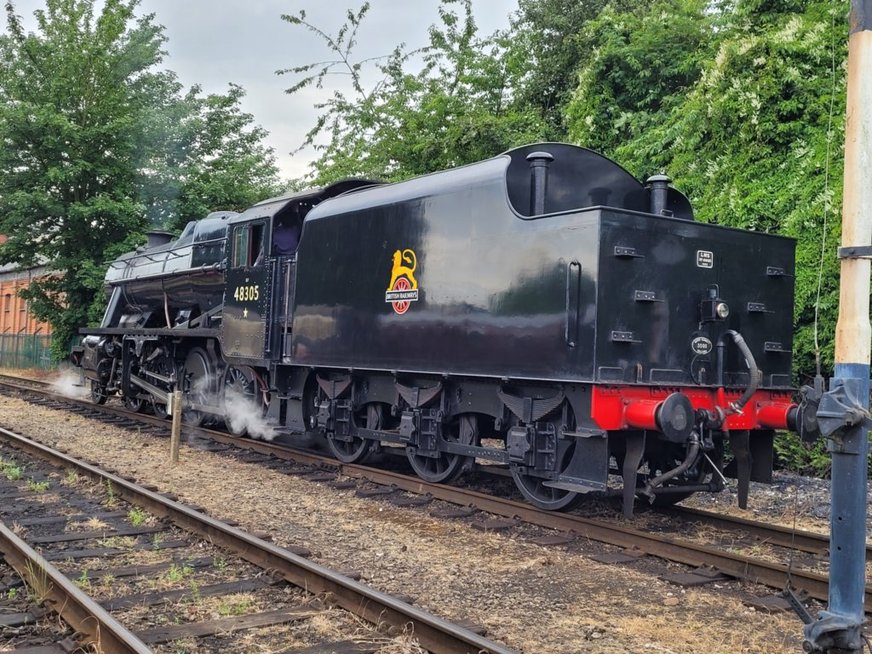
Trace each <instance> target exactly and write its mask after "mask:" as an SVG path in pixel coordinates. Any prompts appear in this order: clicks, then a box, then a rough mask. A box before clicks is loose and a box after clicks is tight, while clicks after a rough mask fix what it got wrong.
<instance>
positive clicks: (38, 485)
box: [27, 477, 51, 493]
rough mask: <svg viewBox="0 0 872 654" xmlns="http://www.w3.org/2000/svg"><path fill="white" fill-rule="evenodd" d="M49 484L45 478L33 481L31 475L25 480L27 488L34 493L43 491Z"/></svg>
mask: <svg viewBox="0 0 872 654" xmlns="http://www.w3.org/2000/svg"><path fill="white" fill-rule="evenodd" d="M50 485H51V484H50V483H49V481H48V480H47V479H46V480H44V481H34V479H33V477H31V478H30V479H28V480H27V488H28V490H32V491H33V492H34V493H44V492H46V491H47V490H48V487H49V486H50Z"/></svg>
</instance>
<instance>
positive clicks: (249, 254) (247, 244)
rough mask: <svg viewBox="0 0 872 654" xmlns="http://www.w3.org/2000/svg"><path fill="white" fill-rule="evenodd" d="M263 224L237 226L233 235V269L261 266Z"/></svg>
mask: <svg viewBox="0 0 872 654" xmlns="http://www.w3.org/2000/svg"><path fill="white" fill-rule="evenodd" d="M263 231H264V224H263V223H255V224H249V225H238V226H237V227H236V229H235V230H234V233H233V267H234V268H251V267H252V266H259V265H261V264H263Z"/></svg>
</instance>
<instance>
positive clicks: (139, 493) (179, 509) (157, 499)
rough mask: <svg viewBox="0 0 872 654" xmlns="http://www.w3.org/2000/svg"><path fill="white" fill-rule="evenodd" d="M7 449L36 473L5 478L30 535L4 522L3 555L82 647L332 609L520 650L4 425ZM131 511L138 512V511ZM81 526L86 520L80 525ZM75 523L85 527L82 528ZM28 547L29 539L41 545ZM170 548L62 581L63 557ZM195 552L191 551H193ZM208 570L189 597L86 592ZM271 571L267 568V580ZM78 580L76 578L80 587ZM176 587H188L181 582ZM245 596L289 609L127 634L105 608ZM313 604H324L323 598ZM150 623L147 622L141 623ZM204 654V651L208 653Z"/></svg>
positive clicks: (424, 638) (451, 640)
mask: <svg viewBox="0 0 872 654" xmlns="http://www.w3.org/2000/svg"><path fill="white" fill-rule="evenodd" d="M0 442H2V443H3V444H4V445H5V446H6V447H4V452H6V453H7V454H6V456H7V457H8V456H9V455H8V452H9V451H10V450H9V448H10V447H11V448H14V449H15V450H16V454H15V455H14V457H15V458H14V459H6V460H5V461H4V467H5V469H7V470H8V469H9V467H10V466H14V467H16V468H18V469H24V467H25V465H26V466H27V469H28V474H29V475H30V478H29V479H28V480H27V481H26V482H25V481H24V479H20V478H19V479H14V480H10V479H9V477H10V476H11V477H16V475H6V479H4V480H3V483H0V504H2V507H3V508H2V509H0V515H2V516H3V517H4V519H5V520H6V521H9V522H14V524H15V527H16V530H18V531H22V530H23V531H27V532H28V534H27V537H26V538H21V537H19V536H18V535H16V533H14V531H13V529H11V528H10V527H9V526H8V525H2V526H0V550H2V553H3V555H4V558H5V561H6V563H7V564H9V565H11V566H12V567H14V568H15V570H16V571H17V572H18V574H19V575H21V576H22V578H24V580H25V583H26V584H27V587H28V588H30V589H36V591H37V593H36V594H37V595H39V596H40V597H42V598H44V599H45V601H46V602H47V604H48V605H49V607H50V608H51V609H52V610H54V611H57V612H58V613H59V614H60V615H61V617H62V618H63V619H64V620H65V621H66V622H67V623H68V624H69V625H70V626H71V627H72V628H73V629H74V630H75V631H76V632H78V633H80V634H83V635H84V640H85V641H86V642H87V643H90V644H93V645H94V646H95V647H96V648H97V650H98V651H101V652H107V653H110V654H112V653H115V652H137V653H138V652H150V651H151V649H149V648H150V646H153V645H155V644H161V643H168V642H176V641H180V640H184V639H191V638H204V637H216V635H219V634H226V633H228V632H234V631H238V630H241V629H246V628H253V627H264V626H272V625H284V624H287V623H291V622H296V621H302V620H307V619H310V618H313V617H314V616H316V615H324V614H325V609H327V608H332V607H339V608H341V609H343V610H344V611H347V612H349V613H351V614H353V615H355V616H357V617H359V618H362V619H364V620H366V621H367V622H369V623H371V624H373V625H390V626H391V628H392V630H393V632H394V633H401V632H403V631H404V630H405V631H410V632H411V633H413V634H414V637H415V639H416V640H417V642H418V643H419V644H420V645H421V646H422V647H424V648H426V649H427V650H429V651H431V652H434V653H436V654H438V653H442V652H444V653H446V654H447V653H457V654H460V653H466V652H492V653H493V654H509V653H510V652H511V650H509V649H507V648H505V647H503V646H501V645H499V644H498V643H495V642H493V641H490V640H488V639H487V638H485V637H483V636H481V635H480V634H478V633H476V632H474V631H473V630H471V629H469V628H468V627H466V626H463V625H458V624H452V623H450V622H448V621H445V620H442V619H441V618H438V617H436V616H434V615H432V614H430V613H427V612H426V611H423V610H420V609H418V608H416V607H415V606H412V605H410V604H408V603H407V602H405V601H403V599H401V598H396V597H392V596H390V595H387V594H385V593H382V592H380V591H377V590H374V589H372V588H370V587H368V586H366V585H364V584H362V583H360V582H358V581H356V580H355V579H354V578H352V577H350V576H348V575H344V574H341V573H339V572H336V571H333V570H329V569H327V568H325V567H323V566H320V565H318V564H316V563H313V562H312V561H309V560H308V559H307V558H305V556H304V554H305V552H300V551H297V552H294V551H290V550H289V549H285V548H280V547H278V546H276V545H274V544H272V543H269V542H267V541H265V540H263V539H261V538H258V537H257V536H254V535H252V534H249V533H246V532H244V531H242V530H240V529H237V528H236V527H234V526H232V525H230V524H228V523H225V522H222V521H220V520H217V519H215V518H213V517H211V516H209V515H207V514H205V513H203V512H202V511H201V510H198V509H197V508H195V507H190V506H186V505H184V504H182V503H180V502H178V501H177V500H175V499H174V498H172V497H166V496H163V495H161V494H159V493H157V492H156V491H155V490H151V489H149V488H145V487H143V486H140V485H138V484H136V483H133V482H132V481H130V480H129V479H125V478H123V477H121V476H119V475H117V474H114V473H112V472H109V471H105V470H101V469H100V468H98V467H97V466H96V465H93V464H91V463H87V462H84V461H80V460H78V459H75V458H73V457H71V456H68V455H66V454H64V453H62V452H59V451H57V450H54V449H53V448H51V447H48V446H47V445H44V444H41V443H37V442H36V441H33V440H31V439H29V438H26V437H24V436H21V435H19V434H15V433H13V432H10V431H8V430H5V429H0ZM19 453H20V454H19ZM22 457H27V458H36V459H40V460H41V461H44V462H47V463H49V464H50V465H51V466H53V467H55V468H56V469H58V470H61V471H64V474H66V475H67V476H68V477H69V476H70V475H73V476H74V477H75V478H77V479H78V478H80V477H81V478H85V479H89V480H91V481H93V482H96V483H97V484H99V487H100V488H101V489H107V492H109V494H110V496H111V497H110V499H111V500H112V501H113V502H127V503H130V504H131V505H134V506H136V507H139V508H138V509H137V510H144V511H145V512H147V514H148V515H150V516H153V517H154V518H155V520H156V523H155V524H154V525H152V526H143V525H139V526H133V527H131V526H130V525H126V524H124V519H123V518H122V516H124V515H125V513H124V509H125V508H126V507H123V506H122V507H118V506H115V505H113V507H112V508H113V510H112V511H107V508H106V507H105V506H103V505H100V504H95V503H93V501H88V500H86V499H82V498H81V497H78V495H79V494H78V493H76V492H74V491H72V490H71V489H69V488H61V487H60V485H58V487H57V488H51V489H50V484H51V482H49V481H47V480H44V479H42V478H40V476H39V474H37V476H36V477H34V476H33V472H32V471H33V470H36V469H38V468H37V467H36V466H34V465H32V464H30V463H24V462H23V461H22V460H21V458H22ZM43 476H45V475H43ZM50 494H54V495H59V496H60V497H61V499H65V502H64V506H63V507H60V506H59V510H58V511H56V512H52V511H50V510H49V507H51V506H53V505H54V504H53V503H52V502H48V501H46V497H47V496H48V495H50ZM71 495H76V499H75V500H74V501H73V500H71V499H70V496H71ZM71 507H72V510H73V511H74V512H75V513H78V514H80V515H79V516H78V517H74V516H71V515H70V510H71ZM119 508H120V515H119V510H118V509H119ZM126 515H128V516H129V515H130V513H129V512H128V513H127V514H126ZM119 519H120V522H119ZM76 520H80V521H81V523H76V522H75V521H76ZM104 521H105V522H104ZM71 524H72V525H74V526H73V528H70V525H71ZM77 524H78V525H79V526H78V528H77V527H75V525H77ZM59 525H60V527H61V528H63V529H62V531H60V532H58V531H57V530H58V528H59ZM82 525H84V531H82ZM89 527H90V529H89ZM158 534H160V535H161V538H160V539H157V538H156V537H154V540H153V541H148V540H146V541H145V542H142V541H139V542H131V543H125V544H124V545H122V544H121V542H120V541H122V540H123V539H136V538H141V537H143V536H146V537H148V538H152V537H153V536H154V535H158ZM93 539H102V545H101V546H100V547H97V548H90V549H84V550H81V549H78V550H76V549H70V543H82V542H88V541H92V540H93ZM107 539H108V542H107ZM25 540H30V541H31V545H28V544H27V543H26V542H25ZM33 543H38V544H39V546H40V547H41V548H43V552H42V553H41V554H39V553H37V552H36V551H35V550H34V549H33V547H32V544H33ZM109 543H111V546H110V545H109ZM128 545H129V547H128ZM216 548H217V549H218V550H220V551H225V552H229V553H231V554H232V556H233V557H235V559H238V562H228V560H226V559H224V562H223V564H222V565H221V566H220V569H217V568H216V564H215V563H214V561H215V560H216V555H215V554H214V553H213V555H212V557H211V558H210V557H208V556H207V557H206V558H205V559H204V557H203V552H206V553H207V554H208V553H209V552H213V550H215V549H216ZM128 549H129V550H130V551H129V552H128V551H127V550H128ZM170 549H171V550H172V551H173V552H175V554H174V558H173V562H172V563H170V564H169V567H168V565H167V563H166V562H164V563H162V564H159V565H148V564H145V563H141V562H135V563H132V564H130V563H128V564H126V565H124V566H121V567H119V566H112V565H110V567H108V568H105V569H102V570H93V569H92V570H89V569H87V568H81V569H80V568H76V567H74V571H73V572H72V573H71V572H69V571H68V572H67V573H63V572H61V571H59V570H58V569H57V568H55V567H54V566H53V565H52V563H50V561H49V559H54V560H63V561H65V562H67V564H69V563H70V562H71V561H75V560H80V559H81V560H86V561H91V562H92V563H93V562H94V561H95V560H99V559H104V560H105V559H109V558H111V557H112V556H115V555H118V554H119V553H127V554H130V553H132V552H135V551H140V552H142V551H144V552H147V553H149V554H152V553H153V552H154V551H155V550H170ZM119 550H120V552H119ZM187 551H190V552H191V553H190V554H188V553H185V552H187ZM196 554H199V556H196ZM200 567H203V568H206V569H208V570H210V571H211V576H206V577H205V579H204V580H202V581H201V582H199V583H197V584H196V585H194V584H191V585H189V586H187V587H185V588H183V589H172V590H163V589H158V590H154V582H153V581H152V582H148V583H144V584H143V582H140V586H143V585H144V586H145V588H147V589H148V590H147V591H146V592H140V593H136V592H134V593H132V594H127V595H123V596H121V597H111V598H109V599H104V600H101V601H100V602H99V603H98V602H96V601H95V600H94V599H92V598H90V597H88V595H87V594H86V593H84V592H83V591H82V588H80V587H79V586H85V587H86V588H87V587H89V586H90V584H91V582H92V581H93V582H94V583H95V584H97V583H103V584H107V585H108V586H111V585H113V584H117V583H118V580H119V579H120V578H123V577H125V578H126V577H132V576H137V577H140V576H142V575H143V574H156V575H158V576H157V579H158V580H160V579H166V577H167V574H168V571H169V572H170V573H172V575H174V576H175V577H181V578H184V577H186V576H187V575H192V574H193V573H194V570H195V569H198V568H200ZM231 568H233V569H236V570H238V574H235V575H231V576H230V578H229V579H228V578H227V574H228V573H227V570H228V569H231ZM216 569H217V570H218V571H216ZM253 571H254V572H253ZM264 571H269V574H266V573H265V572H264ZM219 572H220V574H219ZM71 577H73V578H74V579H75V583H74V582H73V581H72V580H71ZM219 577H220V578H219ZM107 579H108V580H109V581H108V582H107V581H106V580H107ZM100 580H102V582H101V581H100ZM172 580H173V581H179V579H176V578H173V579H172ZM277 584H290V585H291V586H292V587H293V588H294V589H299V590H295V591H294V592H292V593H290V594H289V593H288V592H287V591H285V592H279V590H278V586H277ZM241 592H245V593H261V594H266V595H265V596H264V597H262V598H260V599H255V600H254V601H253V603H254V604H255V605H261V606H271V607H275V606H279V607H280V608H272V609H269V610H263V611H260V612H254V613H251V612H249V611H245V612H244V613H243V612H242V611H240V615H235V614H233V613H232V612H231V616H230V617H225V618H221V619H217V620H211V621H210V620H205V621H187V620H186V621H183V623H182V624H156V625H155V626H154V627H152V628H146V629H142V628H139V629H133V628H130V629H126V628H125V627H123V626H122V624H121V623H122V620H121V619H116V618H115V617H113V615H112V614H110V613H109V612H108V611H107V607H108V608H110V609H112V610H113V613H114V612H116V611H119V610H121V611H123V610H125V609H127V610H129V609H132V608H134V607H142V606H161V607H163V606H165V605H166V604H167V603H170V602H173V603H177V602H180V601H182V600H183V599H185V598H190V597H194V598H195V599H197V600H201V599H202V598H204V597H211V596H217V595H222V594H227V593H241ZM288 598H290V600H292V601H289V599H288ZM315 598H317V601H313V599H315ZM161 610H162V611H163V609H161ZM163 619H164V618H161V620H163ZM25 622H26V620H25ZM141 622H142V618H141V617H140V619H139V622H138V624H141ZM354 624H356V623H354ZM382 640H386V639H384V638H383V639H382ZM370 642H372V641H370ZM227 646H228V645H227V644H226V643H223V642H221V643H218V644H217V646H216V648H215V651H222V649H224V650H225V651H226V648H227ZM230 647H231V648H232V645H230ZM196 649H197V651H204V650H203V649H201V648H200V647H199V646H198V647H197V648H196ZM375 649H376V648H375V647H369V648H367V647H366V646H365V643H361V642H354V641H353V640H351V639H349V640H347V641H344V642H331V643H316V644H315V645H312V646H311V647H307V648H299V652H301V653H302V652H307V653H308V654H316V653H318V652H321V653H324V654H326V653H328V652H334V651H342V652H349V653H350V652H352V651H353V652H358V653H360V654H362V653H364V652H367V651H375ZM57 651H58V652H60V651H62V650H60V649H58V650H57ZM292 651H297V650H292Z"/></svg>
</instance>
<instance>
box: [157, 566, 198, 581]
mask: <svg viewBox="0 0 872 654" xmlns="http://www.w3.org/2000/svg"><path fill="white" fill-rule="evenodd" d="M192 574H194V568H192V567H191V566H189V565H176V564H175V563H173V564H172V565H171V566H170V567H169V570H167V571H166V572H164V573H163V577H162V578H163V580H164V581H166V582H169V583H178V582H180V581H182V580H184V579H186V578H187V577H190V576H191V575H192Z"/></svg>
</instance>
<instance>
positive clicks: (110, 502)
mask: <svg viewBox="0 0 872 654" xmlns="http://www.w3.org/2000/svg"><path fill="white" fill-rule="evenodd" d="M116 504H118V497H117V496H116V494H115V487H114V486H113V485H112V481H111V480H110V479H107V480H106V506H115V505H116Z"/></svg>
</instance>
